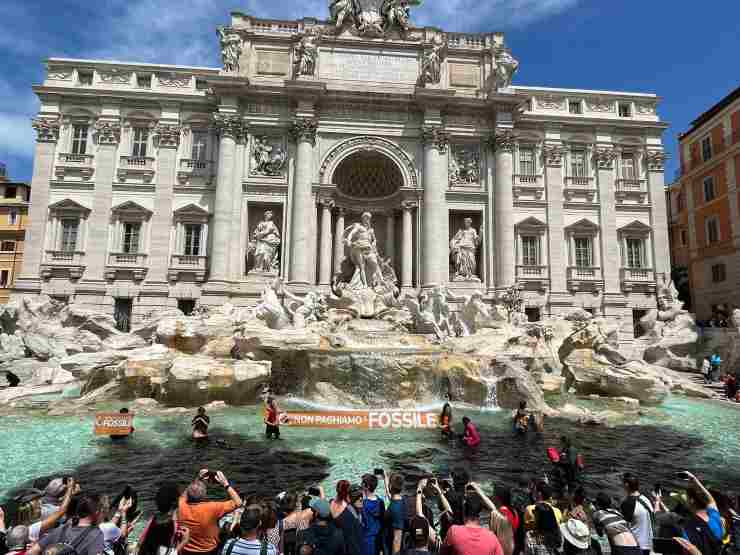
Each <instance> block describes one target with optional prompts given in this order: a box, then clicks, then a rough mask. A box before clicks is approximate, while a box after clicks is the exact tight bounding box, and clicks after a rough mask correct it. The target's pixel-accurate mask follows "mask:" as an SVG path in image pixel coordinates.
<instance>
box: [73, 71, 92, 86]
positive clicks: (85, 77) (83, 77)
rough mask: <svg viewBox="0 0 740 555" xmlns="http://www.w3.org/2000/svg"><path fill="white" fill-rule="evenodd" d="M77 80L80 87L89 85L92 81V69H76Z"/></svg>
mask: <svg viewBox="0 0 740 555" xmlns="http://www.w3.org/2000/svg"><path fill="white" fill-rule="evenodd" d="M77 81H78V82H79V84H80V86H81V87H91V86H92V83H93V72H92V71H78V72H77Z"/></svg>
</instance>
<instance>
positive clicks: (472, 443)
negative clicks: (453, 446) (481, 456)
mask: <svg viewBox="0 0 740 555" xmlns="http://www.w3.org/2000/svg"><path fill="white" fill-rule="evenodd" d="M462 422H463V426H464V430H463V437H462V440H463V443H464V444H465V445H467V446H468V447H478V445H480V434H479V433H478V430H477V429H476V427H475V425H474V424H473V423H472V422H471V421H470V418H468V417H467V416H463V419H462Z"/></svg>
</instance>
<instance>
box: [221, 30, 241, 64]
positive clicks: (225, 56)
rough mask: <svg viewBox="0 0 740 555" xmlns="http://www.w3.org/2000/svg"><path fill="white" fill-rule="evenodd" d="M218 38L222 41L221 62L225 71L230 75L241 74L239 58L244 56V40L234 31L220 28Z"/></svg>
mask: <svg viewBox="0 0 740 555" xmlns="http://www.w3.org/2000/svg"><path fill="white" fill-rule="evenodd" d="M218 36H219V38H220V39H221V60H222V61H223V65H224V71H226V72H228V73H239V57H240V56H241V54H242V39H241V37H240V36H239V34H238V33H235V32H234V31H233V29H226V28H224V27H219V28H218Z"/></svg>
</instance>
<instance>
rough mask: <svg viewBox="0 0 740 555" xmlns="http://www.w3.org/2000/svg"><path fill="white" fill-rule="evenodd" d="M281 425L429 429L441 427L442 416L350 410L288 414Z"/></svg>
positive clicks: (365, 428) (363, 428)
mask: <svg viewBox="0 0 740 555" xmlns="http://www.w3.org/2000/svg"><path fill="white" fill-rule="evenodd" d="M280 420H281V424H284V425H286V426H291V427H297V428H301V427H302V428H333V429H350V428H351V429H361V430H389V429H392V430H396V429H405V430H412V429H428V428H437V427H438V426H439V415H438V414H437V413H432V412H422V411H413V410H393V409H380V410H348V411H344V410H341V411H322V412H295V411H289V412H285V413H283V414H281V415H280Z"/></svg>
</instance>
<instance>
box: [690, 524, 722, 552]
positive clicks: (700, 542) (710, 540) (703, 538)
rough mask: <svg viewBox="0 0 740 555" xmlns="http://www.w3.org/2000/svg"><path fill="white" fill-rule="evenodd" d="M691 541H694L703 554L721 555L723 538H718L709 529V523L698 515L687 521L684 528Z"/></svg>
mask: <svg viewBox="0 0 740 555" xmlns="http://www.w3.org/2000/svg"><path fill="white" fill-rule="evenodd" d="M684 530H685V532H686V535H687V536H688V537H689V541H690V542H691V543H693V544H694V545H695V546H696V547H697V548H698V549H699V551H700V552H701V554H702V555H720V553H722V540H721V539H719V540H718V539H717V538H715V537H714V534H712V531H711V530H710V529H709V525H708V524H707V523H706V522H704V521H703V520H702V519H700V518H699V517H697V516H694V517H693V518H691V520H689V521H688V522H687V523H686V526H685V528H684Z"/></svg>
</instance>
